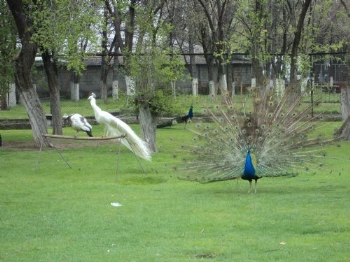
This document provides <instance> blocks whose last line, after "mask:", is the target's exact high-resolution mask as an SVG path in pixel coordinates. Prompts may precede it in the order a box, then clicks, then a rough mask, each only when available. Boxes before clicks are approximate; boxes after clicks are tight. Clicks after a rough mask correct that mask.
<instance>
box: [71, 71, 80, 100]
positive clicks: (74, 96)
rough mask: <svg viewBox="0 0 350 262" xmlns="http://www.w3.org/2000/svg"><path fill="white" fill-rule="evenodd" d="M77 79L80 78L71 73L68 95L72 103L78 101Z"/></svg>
mask: <svg viewBox="0 0 350 262" xmlns="http://www.w3.org/2000/svg"><path fill="white" fill-rule="evenodd" d="M79 79H80V77H79V76H78V75H77V74H75V73H74V72H72V73H71V82H70V94H71V100H72V101H74V102H78V101H79Z"/></svg>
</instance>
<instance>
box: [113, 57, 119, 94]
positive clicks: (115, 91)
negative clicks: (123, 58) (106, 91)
mask: <svg viewBox="0 0 350 262" xmlns="http://www.w3.org/2000/svg"><path fill="white" fill-rule="evenodd" d="M118 74H119V60H118V56H115V57H114V61H113V79H112V97H113V99H118V98H119V82H118Z"/></svg>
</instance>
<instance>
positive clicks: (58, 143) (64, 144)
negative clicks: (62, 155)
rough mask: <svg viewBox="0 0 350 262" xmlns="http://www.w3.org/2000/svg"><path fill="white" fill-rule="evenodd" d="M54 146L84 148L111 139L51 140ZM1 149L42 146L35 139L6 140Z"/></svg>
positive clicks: (29, 149) (32, 149)
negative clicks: (36, 143)
mask: <svg viewBox="0 0 350 262" xmlns="http://www.w3.org/2000/svg"><path fill="white" fill-rule="evenodd" d="M51 143H53V145H54V147H56V148H58V149H61V150H64V149H69V148H82V147H86V146H102V145H110V143H111V141H109V142H108V141H89V142H87V141H77V140H76V141H73V142H72V141H69V140H63V139H62V141H61V140H55V141H53V140H51ZM113 143H115V144H116V145H118V144H117V143H118V142H117V141H113ZM1 149H7V150H11V149H12V150H26V151H38V150H39V149H40V148H39V147H36V146H35V145H34V141H6V142H3V143H2V147H0V150H1Z"/></svg>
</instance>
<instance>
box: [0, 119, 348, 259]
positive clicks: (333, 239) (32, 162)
mask: <svg viewBox="0 0 350 262" xmlns="http://www.w3.org/2000/svg"><path fill="white" fill-rule="evenodd" d="M189 125H190V124H189ZM132 127H133V128H134V129H135V130H137V132H138V131H139V130H138V126H136V125H135V126H132ZM94 132H95V134H96V135H98V134H100V133H101V134H102V129H101V128H100V127H99V126H94ZM64 133H65V134H74V131H73V130H71V129H70V128H67V129H65V130H64ZM2 135H3V137H4V147H3V148H1V149H0V167H1V171H0V186H1V193H0V197H1V200H0V208H1V212H0V219H1V224H0V234H1V237H0V261H181V262H182V261H347V260H348V258H349V256H350V249H349V247H348V246H349V244H348V240H349V238H350V224H349V216H350V205H349V197H348V195H349V193H350V189H349V188H350V182H349V174H348V170H350V169H349V153H348V152H350V144H349V143H348V142H338V143H336V144H334V145H331V146H328V147H327V151H328V153H329V155H330V156H332V157H333V158H329V159H328V161H327V163H328V166H326V168H323V169H322V170H318V171H317V173H316V174H313V173H312V174H311V173H303V174H300V176H298V177H295V178H274V179H273V178H264V179H261V180H260V181H259V188H258V193H257V194H248V193H247V190H248V183H247V182H246V181H242V180H237V181H226V182H218V183H210V184H198V183H192V182H187V181H182V180H178V179H177V174H176V172H174V171H173V170H172V169H171V168H170V166H172V165H174V164H177V165H179V164H181V162H180V161H178V159H174V158H173V155H174V154H176V155H177V154H180V153H181V151H179V150H178V147H177V145H175V143H176V141H178V140H182V141H183V142H184V141H187V140H189V139H191V137H192V134H190V133H189V131H187V130H186V129H184V128H183V126H182V125H177V126H173V127H172V128H169V129H160V130H158V131H157V144H158V148H159V152H158V153H157V154H155V155H154V156H153V159H152V162H145V161H142V160H141V164H142V166H143V167H144V168H145V170H146V174H145V173H144V172H143V170H142V168H141V166H140V164H139V163H138V161H137V159H136V158H135V157H134V155H133V154H132V153H131V152H130V151H128V150H127V149H126V148H125V147H121V148H120V154H118V152H119V148H118V145H117V144H116V143H111V142H108V143H102V142H101V143H98V144H96V143H95V142H86V141H85V142H78V141H69V142H67V141H65V140H53V143H54V144H55V145H56V146H57V147H58V148H59V151H56V150H55V149H45V150H43V151H42V152H41V153H40V151H39V150H38V149H35V150H34V149H30V148H27V147H25V148H18V144H16V143H15V142H16V141H22V142H29V143H30V142H31V141H32V138H31V135H30V131H29V130H22V131H15V130H6V131H2ZM81 135H83V134H81ZM91 143H92V144H91ZM60 154H61V155H62V156H63V157H64V159H63V158H62V157H61V155H60ZM66 161H67V163H69V165H70V166H71V168H69V166H68V165H67V164H66ZM118 161H119V165H118ZM115 202H117V203H120V204H121V205H122V206H120V207H114V206H112V205H111V203H115Z"/></svg>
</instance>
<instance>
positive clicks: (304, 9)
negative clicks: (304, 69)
mask: <svg viewBox="0 0 350 262" xmlns="http://www.w3.org/2000/svg"><path fill="white" fill-rule="evenodd" d="M311 1H312V0H305V1H304V3H303V6H302V9H301V13H300V16H299V20H298V24H297V28H296V29H295V33H294V40H293V45H292V53H291V63H290V84H291V86H292V87H294V85H295V83H296V76H297V69H298V68H297V62H298V49H299V44H300V41H301V35H302V31H303V28H304V20H305V17H306V13H307V10H308V9H309V7H310V4H311Z"/></svg>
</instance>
